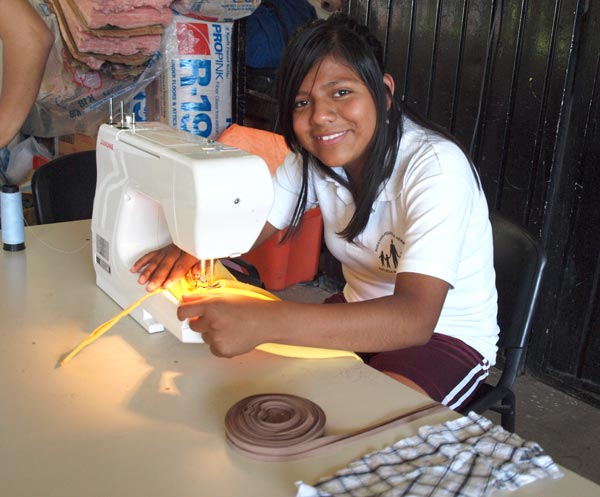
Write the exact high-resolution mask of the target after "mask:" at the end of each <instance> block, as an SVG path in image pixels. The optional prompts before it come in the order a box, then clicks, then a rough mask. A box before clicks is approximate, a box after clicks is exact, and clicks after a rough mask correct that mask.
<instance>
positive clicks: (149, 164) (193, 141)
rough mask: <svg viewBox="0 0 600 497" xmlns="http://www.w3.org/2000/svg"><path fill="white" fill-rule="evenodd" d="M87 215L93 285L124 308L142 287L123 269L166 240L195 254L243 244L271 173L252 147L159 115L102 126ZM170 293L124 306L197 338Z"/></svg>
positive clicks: (256, 228)
mask: <svg viewBox="0 0 600 497" xmlns="http://www.w3.org/2000/svg"><path fill="white" fill-rule="evenodd" d="M96 150H97V152H96V163H97V182H96V194H95V197H94V209H93V215H92V247H93V257H94V268H95V271H96V283H97V284H98V286H99V287H100V288H101V289H102V290H104V291H105V292H106V293H107V294H108V295H109V296H110V297H111V298H112V299H114V300H115V301H116V302H117V303H118V304H119V305H120V306H121V307H123V308H126V307H128V306H129V305H131V304H132V303H134V302H135V301H136V300H138V299H139V298H140V297H142V296H143V295H144V294H145V293H147V292H146V289H145V287H144V286H142V285H140V284H139V283H138V282H137V278H138V275H137V274H134V273H132V272H131V271H130V268H131V266H132V265H133V263H134V262H135V261H136V260H137V259H138V258H139V257H141V256H142V255H144V254H145V253H147V252H149V251H151V250H154V249H157V248H160V247H163V246H165V245H167V244H168V243H170V242H171V241H172V242H173V243H175V245H177V246H178V247H179V248H181V249H182V250H184V251H186V252H188V253H191V254H194V255H195V256H196V257H198V258H199V259H218V258H222V257H230V256H237V255H240V254H242V253H245V252H247V251H248V250H250V248H251V247H252V245H253V243H254V242H255V240H256V238H257V237H258V235H259V234H260V231H261V229H262V227H263V226H264V223H265V221H266V219H267V215H268V214H269V211H270V209H271V204H272V202H273V186H272V180H271V174H270V172H269V169H268V167H267V165H266V164H265V162H264V161H263V160H262V159H261V158H259V157H257V156H254V155H250V154H248V153H246V152H243V151H241V150H238V149H234V148H231V147H228V146H226V145H223V144H221V143H218V142H211V141H208V140H205V139H203V138H200V137H198V136H195V135H192V134H190V133H186V132H184V131H179V130H176V129H174V128H171V127H169V126H166V125H163V124H160V123H141V125H138V126H136V127H135V128H132V129H124V128H121V127H117V126H116V125H106V124H104V125H102V126H101V127H100V130H99V133H98V141H97V147H96ZM177 304H178V302H177V300H176V299H175V298H174V297H173V296H172V295H171V294H170V293H169V292H162V293H159V294H157V295H154V296H152V297H151V298H149V299H148V300H146V301H145V302H143V303H142V304H141V305H140V306H139V307H137V308H136V309H134V311H133V312H131V315H132V316H133V317H134V319H136V321H138V322H139V323H140V324H141V325H142V326H143V327H144V328H145V329H146V330H148V331H149V332H151V333H153V332H156V331H162V330H163V329H165V328H166V329H168V330H169V331H171V332H172V333H173V334H174V335H175V336H177V337H178V338H179V339H180V340H181V341H183V342H201V341H202V339H201V336H200V334H199V333H196V332H194V331H192V330H190V329H189V327H188V326H187V322H181V321H179V320H178V319H177V315H176V309H177Z"/></svg>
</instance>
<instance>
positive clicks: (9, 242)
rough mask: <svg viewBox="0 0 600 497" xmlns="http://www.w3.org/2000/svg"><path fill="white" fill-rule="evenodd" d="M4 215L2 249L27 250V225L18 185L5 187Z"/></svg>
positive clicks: (0, 205) (0, 206)
mask: <svg viewBox="0 0 600 497" xmlns="http://www.w3.org/2000/svg"><path fill="white" fill-rule="evenodd" d="M0 209H1V214H2V243H3V246H2V248H3V249H4V250H7V251H9V252H17V251H19V250H23V249H24V248H25V225H24V223H23V203H22V201H21V192H20V190H19V187H18V186H17V185H4V186H3V187H2V194H1V197H0Z"/></svg>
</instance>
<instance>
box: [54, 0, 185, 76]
mask: <svg viewBox="0 0 600 497" xmlns="http://www.w3.org/2000/svg"><path fill="white" fill-rule="evenodd" d="M49 3H51V4H52V6H53V10H54V12H55V13H56V17H57V19H58V23H59V26H60V31H61V35H62V38H63V41H64V42H65V45H66V46H67V48H68V50H69V54H70V55H71V56H72V58H73V59H75V60H76V61H78V62H80V63H83V64H85V65H87V66H88V67H90V68H91V69H94V70H98V69H100V68H103V67H108V68H109V69H110V70H111V71H112V69H111V68H114V71H112V72H113V74H116V72H115V71H117V72H119V73H120V74H121V75H122V77H125V76H127V75H128V74H136V73H137V74H139V73H140V72H141V71H142V70H143V67H144V65H145V64H146V63H147V62H148V60H149V58H150V57H151V56H152V55H153V54H154V53H156V52H157V51H158V50H159V49H160V43H161V36H162V33H163V31H164V26H166V25H167V24H169V22H170V21H171V19H172V17H173V14H172V12H171V10H170V9H169V4H170V3H171V0H107V1H104V0H49ZM106 63H108V65H107V64H106ZM125 68H127V69H125Z"/></svg>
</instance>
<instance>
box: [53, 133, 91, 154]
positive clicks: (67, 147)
mask: <svg viewBox="0 0 600 497" xmlns="http://www.w3.org/2000/svg"><path fill="white" fill-rule="evenodd" d="M84 150H96V136H88V135H82V134H81V133H73V134H72V135H63V136H59V137H58V155H67V154H72V153H74V152H83V151H84Z"/></svg>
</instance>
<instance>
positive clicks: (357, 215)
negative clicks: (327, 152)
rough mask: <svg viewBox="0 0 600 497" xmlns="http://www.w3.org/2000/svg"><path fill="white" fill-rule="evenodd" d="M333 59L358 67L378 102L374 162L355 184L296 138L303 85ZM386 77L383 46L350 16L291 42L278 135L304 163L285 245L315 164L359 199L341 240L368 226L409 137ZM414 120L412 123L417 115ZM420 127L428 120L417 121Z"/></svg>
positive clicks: (314, 25) (283, 70)
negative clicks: (298, 98) (297, 106)
mask: <svg viewBox="0 0 600 497" xmlns="http://www.w3.org/2000/svg"><path fill="white" fill-rule="evenodd" d="M327 56H333V57H335V58H336V59H338V60H342V61H344V62H345V63H347V64H348V65H349V66H350V67H352V68H353V69H354V70H355V71H356V73H357V74H358V75H359V77H360V78H361V79H362V80H363V82H364V83H365V85H366V86H367V87H368V88H369V91H370V93H371V96H372V97H373V101H374V102H375V109H376V112H377V118H376V127H375V132H374V134H373V138H372V140H371V143H370V145H369V147H370V151H369V153H368V154H367V157H368V162H367V163H366V164H365V166H364V167H363V168H362V169H361V172H360V177H359V178H357V180H356V181H355V182H351V181H349V180H348V179H346V178H345V177H343V176H340V175H339V174H337V173H336V172H335V171H334V170H333V169H332V168H331V167H328V166H326V165H325V164H323V163H322V162H321V161H320V160H319V159H318V158H317V157H315V156H313V155H312V154H310V153H309V152H308V151H307V150H305V149H304V148H303V147H302V145H301V144H300V142H299V141H298V138H297V137H296V134H295V133H294V127H293V115H294V108H295V102H296V96H297V94H298V90H299V88H300V85H301V84H302V82H303V81H304V78H305V77H306V75H307V74H308V72H309V71H310V70H311V69H312V68H313V66H315V65H317V64H319V63H320V62H321V61H323V59H324V58H325V57H327ZM384 73H385V68H384V61H383V49H382V46H381V43H380V42H379V40H377V38H375V37H374V36H373V35H372V34H371V32H370V31H369V29H368V28H367V27H366V26H364V25H362V24H359V23H357V22H356V21H354V20H353V19H352V18H350V17H348V16H347V15H345V14H342V13H335V14H332V15H331V16H329V17H328V18H327V19H318V20H316V21H313V22H311V23H309V24H307V25H305V26H304V27H302V28H300V30H299V31H297V32H296V33H295V34H294V36H293V37H292V39H291V40H290V43H289V44H288V46H287V49H286V51H285V53H284V56H283V58H282V60H281V64H280V66H279V76H278V77H279V85H278V102H279V103H278V105H279V108H278V110H279V118H278V131H279V132H280V133H281V134H282V135H283V136H284V138H285V141H286V143H287V145H288V147H289V148H290V149H291V150H292V151H293V152H295V153H297V154H299V155H300V157H301V158H302V185H301V189H300V194H299V198H298V202H297V204H296V207H295V210H294V214H293V216H292V221H291V223H290V229H289V230H288V233H287V235H286V236H285V238H284V240H285V239H287V238H288V237H289V236H293V235H294V234H295V233H296V232H297V231H298V228H299V225H300V223H301V222H302V219H303V216H304V211H305V209H306V205H307V197H308V168H309V166H310V164H311V163H312V164H314V165H315V166H316V167H317V168H318V169H319V170H321V171H322V172H323V173H324V174H326V175H328V176H330V177H332V178H333V179H335V180H336V181H337V182H339V183H340V184H341V185H342V186H344V187H345V188H347V189H348V190H349V191H350V192H351V193H352V196H353V198H354V203H355V205H356V210H355V212H354V215H353V216H352V218H351V219H350V222H349V223H348V225H347V226H346V227H345V228H344V229H343V230H342V231H341V232H339V233H338V235H340V236H342V237H343V238H344V239H346V240H347V241H349V242H352V241H353V240H354V239H355V238H356V236H357V235H359V234H360V233H361V232H362V231H363V230H364V228H365V226H366V225H367V223H368V221H369V216H370V214H371V209H372V207H373V203H374V202H375V199H376V198H377V195H378V194H379V192H380V188H381V186H382V185H383V184H384V183H385V182H386V181H387V180H388V179H389V178H390V176H391V175H392V172H393V170H394V165H395V163H396V158H397V154H398V148H399V145H400V140H401V138H402V131H403V130H402V114H403V112H405V109H403V108H401V106H400V105H399V104H398V102H397V101H396V100H395V99H394V96H393V95H392V94H391V91H390V89H389V88H388V87H387V86H386V85H385V84H384V80H383V76H384ZM390 102H391V104H390ZM408 115H409V117H412V113H408ZM417 121H419V122H421V121H422V120H421V119H418V118H417ZM443 134H445V135H446V134H447V133H443Z"/></svg>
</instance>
